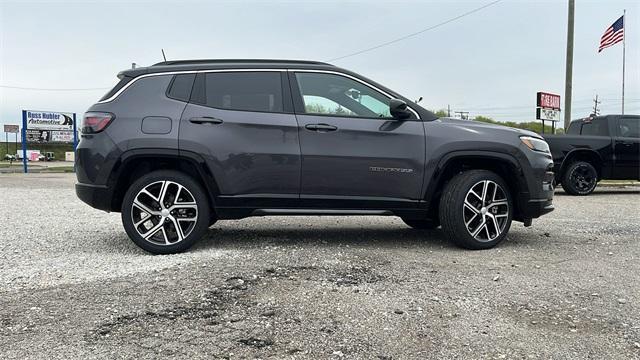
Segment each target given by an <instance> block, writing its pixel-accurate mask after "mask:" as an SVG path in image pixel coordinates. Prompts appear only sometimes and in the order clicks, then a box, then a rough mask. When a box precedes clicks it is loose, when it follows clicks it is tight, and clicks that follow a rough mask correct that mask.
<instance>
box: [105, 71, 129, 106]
mask: <svg viewBox="0 0 640 360" xmlns="http://www.w3.org/2000/svg"><path fill="white" fill-rule="evenodd" d="M131 80H133V78H132V77H128V76H124V77H123V78H122V79H120V81H118V83H117V84H116V86H114V87H113V89H111V90H109V92H107V93H106V94H104V96H103V97H102V98H100V100H98V101H105V100H107V99H108V98H110V97H112V96H113V95H115V93H117V92H118V91H119V90H120V89H122V88H123V87H124V86H125V85H127V84H128V83H129V82H130V81H131Z"/></svg>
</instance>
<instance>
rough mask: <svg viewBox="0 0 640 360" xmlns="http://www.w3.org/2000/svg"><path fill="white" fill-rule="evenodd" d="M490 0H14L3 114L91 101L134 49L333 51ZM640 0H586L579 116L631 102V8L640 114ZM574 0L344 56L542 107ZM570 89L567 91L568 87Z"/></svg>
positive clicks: (464, 94)
mask: <svg viewBox="0 0 640 360" xmlns="http://www.w3.org/2000/svg"><path fill="white" fill-rule="evenodd" d="M489 2H491V1H490V0H485V1H404V2H386V1H367V2H338V1H313V2H310V1H260V2H241V1H235V2H213V1H209V2H187V1H153V2H130V1H126V2H125V1H110V2H108V1H104V2H98V1H85V2H81V1H66V2H59V1H58V2H54V1H2V0H0V41H1V43H0V65H1V67H0V86H2V87H0V123H19V122H20V110H21V109H35V110H52V111H70V112H77V113H78V114H82V113H83V112H84V111H85V110H86V109H87V108H88V107H89V106H90V105H91V104H92V103H94V102H95V101H96V100H97V99H98V98H100V97H101V96H102V95H103V93H105V92H106V91H107V89H98V90H84V91H44V90H23V89H14V88H8V87H26V88H59V89H78V88H83V89H84V88H109V87H111V86H113V85H114V83H115V81H116V77H115V76H116V74H117V72H118V71H120V70H122V69H125V68H128V67H130V65H131V63H132V62H136V63H138V64H140V65H150V64H153V63H155V62H158V61H161V60H162V59H161V53H160V48H164V49H165V51H166V53H167V56H168V58H169V59H190V58H286V59H312V60H328V59H332V58H336V57H340V56H343V55H345V54H349V53H352V52H355V51H358V50H361V49H364V48H369V47H371V46H375V45H377V44H380V43H384V42H387V41H389V40H393V39H395V38H398V37H402V36H403V35H406V34H410V33H414V32H416V31H420V30H422V29H425V28H427V27H429V26H432V25H435V24H437V23H439V22H442V21H444V20H447V19H449V18H453V17H455V16H458V15H460V14H462V13H465V12H467V11H469V10H471V9H473V8H477V7H479V6H482V5H483V4H486V3H489ZM639 4H640V3H639V2H637V1H605V0H601V1H584V0H578V1H577V4H576V27H575V53H574V93H573V98H574V102H573V107H574V111H573V117H578V116H584V115H587V114H588V113H589V109H590V107H591V106H592V105H593V103H592V101H591V99H592V98H593V96H594V95H595V94H599V95H600V97H601V98H602V104H601V108H602V111H603V113H619V112H620V99H621V77H622V74H621V72H622V44H619V45H616V46H614V47H612V48H609V49H606V50H604V51H603V52H602V53H600V54H598V52H597V47H598V43H599V39H600V36H601V35H602V33H603V32H604V31H605V29H606V28H607V27H608V26H610V25H611V24H612V23H613V22H614V21H615V20H616V19H617V18H618V17H619V16H620V15H622V10H623V9H624V8H626V9H627V21H626V24H625V28H626V29H625V31H626V37H627V77H626V79H627V88H626V98H627V102H626V104H627V105H626V109H627V112H629V113H632V112H633V113H640V47H639V45H640V41H639V40H638V39H639V37H640V21H639V16H640V5H639ZM566 18H567V2H566V1H515V0H504V1H502V2H499V3H497V4H495V5H493V6H490V7H488V8H486V9H483V10H481V11H479V12H477V13H474V14H471V15H469V16H467V17H464V18H462V19H459V20H457V21H454V22H452V23H449V24H447V25H444V26H442V27H439V28H437V29H435V30H431V31H427V32H425V33H422V34H419V35H417V36H414V37H411V38H409V39H406V40H403V41H400V42H397V43H394V44H392V45H389V46H385V47H382V48H379V49H376V50H373V51H370V52H366V53H363V54H360V55H357V56H353V57H348V58H345V59H342V60H339V61H335V62H334V63H335V64H336V65H338V66H341V67H345V68H348V69H351V70H353V71H356V72H358V73H361V74H363V75H365V76H367V77H370V78H373V79H375V80H377V81H378V82H381V83H383V84H385V85H387V86H388V87H390V88H392V89H394V90H396V91H398V92H400V93H402V94H403V95H405V96H407V97H410V98H417V97H419V96H422V97H424V100H423V102H422V105H423V106H425V107H426V108H429V109H440V108H446V106H447V104H450V105H451V107H452V109H453V110H465V111H470V112H471V115H472V116H474V115H486V116H491V117H494V118H496V119H499V120H516V121H526V120H532V119H533V118H534V117H535V116H534V106H535V93H536V91H548V92H553V93H558V94H562V95H564V61H565V42H566ZM563 101H564V99H563Z"/></svg>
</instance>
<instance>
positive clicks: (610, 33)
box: [598, 15, 624, 52]
mask: <svg viewBox="0 0 640 360" xmlns="http://www.w3.org/2000/svg"><path fill="white" fill-rule="evenodd" d="M622 39H624V15H623V16H620V19H618V20H616V22H614V23H613V25H611V26H609V28H608V29H607V30H606V31H605V32H604V35H602V37H601V38H600V48H598V52H600V51H602V50H603V49H606V48H608V47H609V46H613V45H614V44H617V43H619V42H620V41H622Z"/></svg>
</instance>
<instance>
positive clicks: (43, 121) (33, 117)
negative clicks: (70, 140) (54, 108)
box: [26, 110, 74, 131]
mask: <svg viewBox="0 0 640 360" xmlns="http://www.w3.org/2000/svg"><path fill="white" fill-rule="evenodd" d="M26 113H27V129H29V130H53V131H73V125H74V124H73V113H61V112H51V111H32V110H27V111H26Z"/></svg>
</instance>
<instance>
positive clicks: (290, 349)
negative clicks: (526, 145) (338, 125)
mask: <svg viewBox="0 0 640 360" xmlns="http://www.w3.org/2000/svg"><path fill="white" fill-rule="evenodd" d="M74 180H75V177H74V174H30V175H28V176H25V175H19V174H6V175H0V194H1V195H0V196H1V197H0V199H1V203H2V206H0V219H2V226H0V349H1V350H0V357H1V358H9V359H24V358H36V359H37V358H42V359H45V358H46V359H50V358H58V359H70V358H77V359H86V358H130V357H136V358H141V359H146V358H158V357H161V356H172V357H180V358H201V357H203V358H204V357H206V358H359V359H375V358H378V359H404V358H438V359H443V358H534V359H535V358H594V359H600V358H609V359H628V358H638V357H640V290H639V289H640V286H639V285H640V273H639V270H640V261H639V260H640V215H639V214H640V188H638V187H632V186H627V187H625V188H621V187H606V188H599V189H598V190H597V191H596V193H594V194H593V195H591V196H588V197H569V196H566V195H564V194H563V193H562V192H561V191H559V192H557V193H556V199H555V204H556V211H554V212H553V213H551V214H549V215H548V216H545V217H543V218H542V219H539V220H537V221H534V223H533V226H532V227H530V228H525V227H523V226H522V224H520V223H514V224H513V226H512V229H511V231H510V233H509V236H508V238H507V240H506V241H505V242H504V243H503V244H502V245H500V246H499V247H497V248H495V249H492V250H486V251H466V250H461V249H458V248H455V247H453V246H451V245H449V244H448V243H447V242H445V241H444V240H443V238H442V235H441V234H440V232H439V231H417V230H412V229H410V228H408V227H407V226H405V225H404V224H403V223H402V221H400V219H398V218H395V217H288V218H284V217H270V218H269V217H266V218H250V219H245V220H240V221H227V222H220V223H218V224H216V225H214V226H213V227H212V228H211V229H210V231H209V234H208V236H207V237H206V239H204V241H201V242H200V243H199V244H198V245H196V247H194V248H193V249H192V250H191V251H190V252H188V253H186V254H179V255H172V256H151V255H148V254H146V253H144V252H143V251H142V250H139V249H138V248H137V247H136V246H135V245H134V244H133V243H131V242H130V241H129V239H128V238H127V236H126V234H125V233H124V230H123V229H122V226H121V223H120V216H119V214H107V213H104V212H100V211H97V210H94V209H92V208H90V207H89V206H86V205H85V204H83V203H81V202H80V201H79V200H78V199H77V198H76V197H75V193H74V189H73V184H74Z"/></svg>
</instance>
